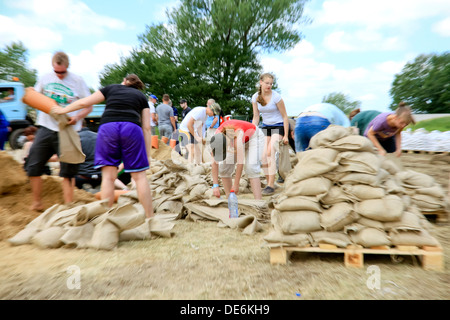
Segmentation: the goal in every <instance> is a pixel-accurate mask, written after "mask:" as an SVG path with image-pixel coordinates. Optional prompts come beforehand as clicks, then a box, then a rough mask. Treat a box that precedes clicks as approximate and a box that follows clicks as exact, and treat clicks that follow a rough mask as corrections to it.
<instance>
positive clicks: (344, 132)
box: [309, 124, 352, 149]
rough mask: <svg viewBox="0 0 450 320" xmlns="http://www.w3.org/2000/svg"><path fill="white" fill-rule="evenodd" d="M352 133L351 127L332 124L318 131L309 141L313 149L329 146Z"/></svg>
mask: <svg viewBox="0 0 450 320" xmlns="http://www.w3.org/2000/svg"><path fill="white" fill-rule="evenodd" d="M351 134H352V130H351V128H345V127H342V126H338V125H334V124H331V125H329V126H328V127H327V128H326V129H325V130H322V131H320V132H318V133H316V134H315V135H314V136H313V137H312V138H311V140H310V141H309V146H310V147H311V148H312V149H317V148H321V147H322V148H328V147H331V144H332V143H333V142H335V141H336V140H339V139H342V138H344V137H347V136H349V135H351Z"/></svg>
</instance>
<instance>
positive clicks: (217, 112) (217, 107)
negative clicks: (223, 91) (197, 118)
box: [209, 102, 222, 116]
mask: <svg viewBox="0 0 450 320" xmlns="http://www.w3.org/2000/svg"><path fill="white" fill-rule="evenodd" d="M209 107H210V108H211V110H212V112H213V113H214V114H215V115H216V116H218V115H220V112H221V111H222V108H221V107H220V105H219V104H218V103H217V102H216V103H213V104H212V105H210V106H209Z"/></svg>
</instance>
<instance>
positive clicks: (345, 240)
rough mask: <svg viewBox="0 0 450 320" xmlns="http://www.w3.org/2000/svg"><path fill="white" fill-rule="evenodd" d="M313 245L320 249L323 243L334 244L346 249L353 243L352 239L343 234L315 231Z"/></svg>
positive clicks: (312, 234) (312, 236)
mask: <svg viewBox="0 0 450 320" xmlns="http://www.w3.org/2000/svg"><path fill="white" fill-rule="evenodd" d="M311 238H312V245H313V246H314V247H318V246H319V244H321V243H327V244H334V245H335V246H337V247H339V248H346V247H347V246H348V245H350V244H351V243H352V241H351V240H350V237H349V236H348V235H346V234H345V233H343V232H328V231H323V230H322V231H315V232H311Z"/></svg>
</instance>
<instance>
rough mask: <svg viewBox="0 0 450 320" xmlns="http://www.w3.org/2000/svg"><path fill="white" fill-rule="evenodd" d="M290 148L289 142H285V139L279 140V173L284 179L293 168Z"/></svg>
mask: <svg viewBox="0 0 450 320" xmlns="http://www.w3.org/2000/svg"><path fill="white" fill-rule="evenodd" d="M289 148H290V146H289V145H288V144H284V142H283V141H280V142H279V149H278V150H279V153H280V156H279V158H278V173H279V174H280V176H281V177H282V178H283V179H286V177H287V176H288V173H289V171H291V169H292V165H291V157H290V155H289Z"/></svg>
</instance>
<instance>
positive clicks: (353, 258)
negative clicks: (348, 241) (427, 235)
mask: <svg viewBox="0 0 450 320" xmlns="http://www.w3.org/2000/svg"><path fill="white" fill-rule="evenodd" d="M292 252H318V253H343V254H344V263H345V266H346V267H355V268H363V266H364V254H388V255H410V256H412V255H413V256H419V258H420V260H421V262H422V267H423V268H424V269H425V270H433V271H444V257H443V250H442V247H429V246H423V247H422V248H418V247H416V246H397V247H394V248H391V247H388V246H382V247H373V248H370V249H369V248H363V247H361V246H355V245H350V246H348V247H347V248H338V247H336V246H335V245H330V244H319V247H272V248H270V263H271V264H287V261H288V259H289V256H290V254H291V253H292Z"/></svg>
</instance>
